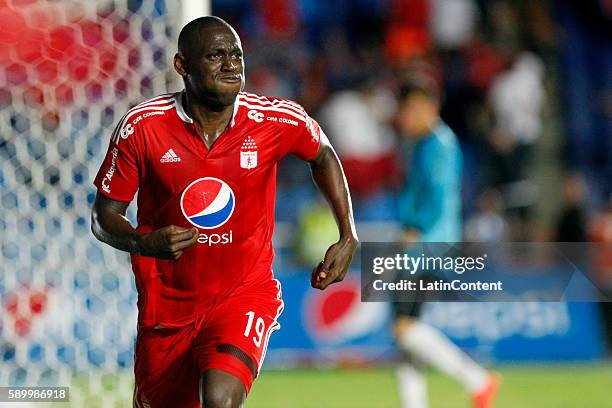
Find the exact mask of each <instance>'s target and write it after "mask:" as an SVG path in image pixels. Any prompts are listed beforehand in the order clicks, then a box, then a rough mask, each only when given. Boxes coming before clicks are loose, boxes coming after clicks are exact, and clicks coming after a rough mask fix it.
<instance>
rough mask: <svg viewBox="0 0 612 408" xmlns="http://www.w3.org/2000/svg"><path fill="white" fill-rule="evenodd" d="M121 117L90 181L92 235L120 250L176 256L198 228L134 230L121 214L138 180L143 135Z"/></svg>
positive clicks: (142, 161)
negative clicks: (93, 196) (93, 190)
mask: <svg viewBox="0 0 612 408" xmlns="http://www.w3.org/2000/svg"><path fill="white" fill-rule="evenodd" d="M129 118H130V116H129V115H126V119H125V120H124V119H122V120H121V121H120V122H119V125H118V126H117V128H116V129H115V132H114V133H113V135H112V137H111V140H110V144H109V147H108V152H107V154H106V158H105V159H104V162H103V163H102V166H101V167H100V171H99V172H98V175H97V176H96V179H95V181H94V184H95V186H96V187H97V188H98V193H97V195H96V200H95V202H94V205H93V208H92V211H91V230H92V232H93V234H94V235H95V237H96V238H98V239H99V240H100V241H102V242H105V243H107V244H109V245H110V246H112V247H114V248H117V249H119V250H122V251H126V252H130V253H137V254H140V255H143V256H150V257H154V258H163V259H177V258H178V257H180V256H181V254H182V253H183V250H185V249H186V248H188V247H190V246H191V245H193V244H195V243H196V241H197V239H198V231H197V229H195V228H183V227H178V226H175V225H170V226H167V227H163V228H160V229H158V230H155V231H152V232H140V231H137V230H136V229H135V228H134V227H133V226H132V225H131V224H130V222H129V221H128V219H127V218H126V216H125V214H126V211H127V208H128V206H129V204H130V202H131V201H132V199H133V198H134V195H135V194H136V191H137V190H138V186H139V184H140V181H141V180H140V175H141V173H142V172H141V168H142V167H143V164H142V163H144V160H143V158H142V157H141V152H142V151H143V148H142V144H143V143H144V141H143V139H144V135H143V134H140V133H141V132H140V129H139V128H138V127H137V126H134V124H133V123H129V122H128V121H127V119H129Z"/></svg>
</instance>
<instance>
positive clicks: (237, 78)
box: [184, 27, 244, 106]
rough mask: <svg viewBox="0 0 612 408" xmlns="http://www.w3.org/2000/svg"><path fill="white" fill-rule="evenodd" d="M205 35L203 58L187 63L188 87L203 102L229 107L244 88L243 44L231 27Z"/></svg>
mask: <svg viewBox="0 0 612 408" xmlns="http://www.w3.org/2000/svg"><path fill="white" fill-rule="evenodd" d="M205 34H206V35H203V36H202V41H203V43H202V44H201V46H200V48H199V51H200V52H199V55H194V56H193V57H192V58H190V59H192V60H191V61H186V62H187V75H186V76H184V78H185V85H186V86H187V87H189V88H190V91H191V93H192V94H193V95H194V96H196V98H198V99H199V100H200V101H202V102H208V103H212V104H218V105H221V106H228V105H231V104H233V103H234V101H235V99H236V96H237V95H238V92H240V91H241V90H242V88H243V87H244V61H243V56H242V45H241V43H240V39H239V38H238V36H237V35H236V34H235V32H234V31H232V30H230V29H229V28H225V27H222V28H211V29H209V30H207V32H206V33H205Z"/></svg>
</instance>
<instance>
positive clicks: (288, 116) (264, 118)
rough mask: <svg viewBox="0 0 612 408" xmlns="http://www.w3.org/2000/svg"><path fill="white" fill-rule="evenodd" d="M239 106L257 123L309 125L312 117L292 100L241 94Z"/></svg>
mask: <svg viewBox="0 0 612 408" xmlns="http://www.w3.org/2000/svg"><path fill="white" fill-rule="evenodd" d="M237 104H238V106H239V107H242V108H244V109H245V110H246V115H247V116H248V118H249V119H251V120H254V121H256V122H260V123H261V122H267V123H279V124H291V125H294V126H298V125H304V124H306V123H308V121H309V120H310V117H309V116H308V113H307V112H306V110H305V109H304V108H303V107H302V105H300V104H299V103H297V102H295V101H292V100H290V99H284V98H277V97H273V96H265V95H259V94H255V93H251V92H240V93H239V94H238V97H237Z"/></svg>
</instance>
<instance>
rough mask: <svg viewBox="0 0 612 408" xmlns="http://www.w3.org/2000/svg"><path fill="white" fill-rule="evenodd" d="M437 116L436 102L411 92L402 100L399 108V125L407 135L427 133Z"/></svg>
mask: <svg viewBox="0 0 612 408" xmlns="http://www.w3.org/2000/svg"><path fill="white" fill-rule="evenodd" d="M436 116H437V104H436V103H435V102H434V101H432V100H431V99H430V98H428V97H427V96H425V95H421V94H419V93H413V94H410V95H408V96H406V98H405V99H404V100H403V101H402V103H401V104H400V109H399V117H398V121H399V126H400V128H401V129H402V130H403V131H404V133H405V134H406V135H407V136H409V137H420V136H423V135H424V134H427V133H429V131H430V127H431V124H432V121H435V118H436Z"/></svg>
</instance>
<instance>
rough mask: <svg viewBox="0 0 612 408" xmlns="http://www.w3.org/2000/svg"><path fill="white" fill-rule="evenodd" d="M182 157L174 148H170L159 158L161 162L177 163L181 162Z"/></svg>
mask: <svg viewBox="0 0 612 408" xmlns="http://www.w3.org/2000/svg"><path fill="white" fill-rule="evenodd" d="M180 161H181V158H180V157H178V156H177V155H176V153H174V150H172V149H168V151H167V152H166V153H165V154H164V155H163V156H162V158H161V159H159V162H160V163H176V162H180Z"/></svg>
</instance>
